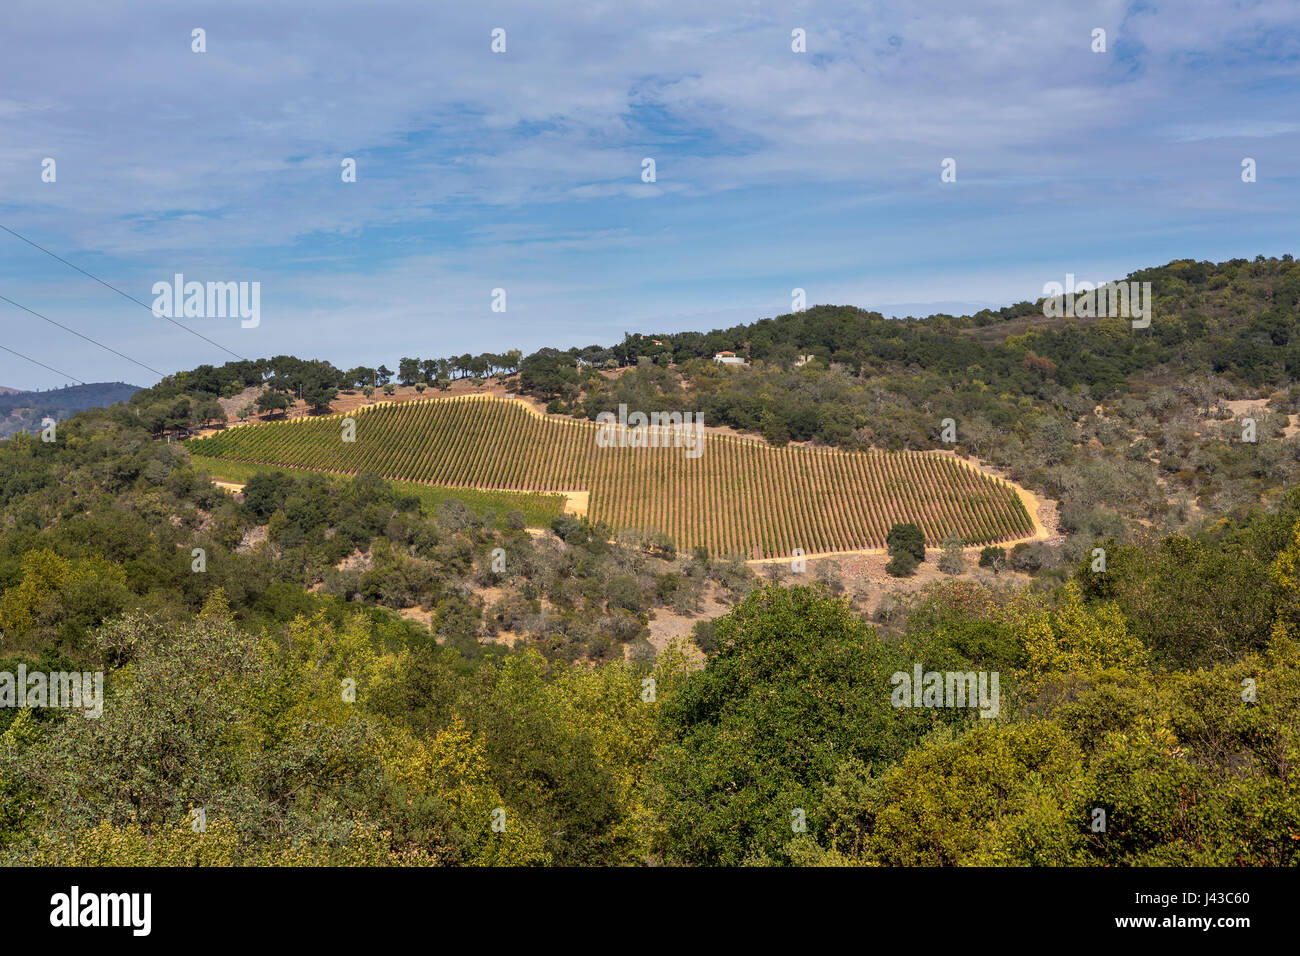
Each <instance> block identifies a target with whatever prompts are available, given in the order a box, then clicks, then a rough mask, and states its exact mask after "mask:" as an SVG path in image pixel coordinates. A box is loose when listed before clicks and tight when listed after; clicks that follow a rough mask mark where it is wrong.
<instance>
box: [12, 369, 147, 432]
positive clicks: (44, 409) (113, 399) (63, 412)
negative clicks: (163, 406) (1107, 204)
mask: <svg viewBox="0 0 1300 956" xmlns="http://www.w3.org/2000/svg"><path fill="white" fill-rule="evenodd" d="M138 391H140V387H139V386H138V385H128V384H126V383H125V382H93V383H91V384H89V385H71V386H69V387H67V388H52V389H50V390H49V391H46V392H23V391H19V390H17V389H13V388H4V387H0V438H8V437H9V436H10V435H14V434H17V433H18V432H38V431H40V429H41V419H43V418H53V419H54V420H55V421H62V420H63V419H65V418H70V417H72V416H73V415H75V414H76V413H77V412H84V411H85V410H86V409H88V408H105V407H107V406H109V405H114V404H116V403H117V402H124V401H126V400H127V399H128V398H130V397H131V396H132V395H134V394H135V393H136V392H138Z"/></svg>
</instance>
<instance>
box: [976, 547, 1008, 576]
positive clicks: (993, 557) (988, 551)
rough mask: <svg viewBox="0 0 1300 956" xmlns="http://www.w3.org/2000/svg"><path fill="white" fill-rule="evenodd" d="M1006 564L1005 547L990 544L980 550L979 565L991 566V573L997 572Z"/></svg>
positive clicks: (983, 566) (982, 566)
mask: <svg viewBox="0 0 1300 956" xmlns="http://www.w3.org/2000/svg"><path fill="white" fill-rule="evenodd" d="M1006 564H1007V549H1006V548H999V547H996V546H994V545H990V546H989V547H987V548H983V549H981V551H980V567H981V568H992V569H993V573H994V574H997V573H998V572H999V571H1001V570H1002V569H1003V568H1004V567H1006Z"/></svg>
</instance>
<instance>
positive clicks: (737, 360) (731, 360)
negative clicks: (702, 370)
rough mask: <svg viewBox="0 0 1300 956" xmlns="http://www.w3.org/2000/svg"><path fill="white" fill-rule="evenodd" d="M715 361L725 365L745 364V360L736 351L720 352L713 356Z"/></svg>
mask: <svg viewBox="0 0 1300 956" xmlns="http://www.w3.org/2000/svg"><path fill="white" fill-rule="evenodd" d="M713 361H715V362H721V363H722V364H723V365H744V364H745V360H744V359H743V358H741V357H740V356H739V355H737V354H736V353H735V352H719V353H718V354H717V355H715V356H713Z"/></svg>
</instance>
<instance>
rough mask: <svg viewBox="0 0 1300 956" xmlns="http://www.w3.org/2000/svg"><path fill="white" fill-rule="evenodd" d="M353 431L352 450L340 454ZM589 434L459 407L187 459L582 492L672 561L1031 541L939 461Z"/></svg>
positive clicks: (412, 405) (511, 410)
mask: <svg viewBox="0 0 1300 956" xmlns="http://www.w3.org/2000/svg"><path fill="white" fill-rule="evenodd" d="M347 417H351V418H352V419H353V421H354V423H355V441H352V442H345V441H344V440H343V433H344V426H345V421H344V420H345V418H347ZM596 434H597V425H596V424H595V423H592V422H584V421H576V420H573V419H566V418H557V417H550V416H540V415H538V414H536V413H534V412H532V411H531V410H529V409H527V408H526V407H525V406H524V405H523V404H522V403H519V402H515V401H510V400H507V399H500V398H495V397H492V396H460V397H456V398H443V399H431V400H427V401H418V402H402V403H390V404H384V405H374V406H369V407H366V408H362V409H358V410H357V411H355V412H350V413H348V415H347V416H343V415H332V416H329V417H324V418H304V419H295V420H292V421H286V422H277V423H272V424H268V425H260V426H256V427H251V428H234V429H230V430H229V431H225V432H221V433H218V434H216V435H213V436H211V437H209V438H203V439H196V440H194V441H191V442H190V443H189V444H190V446H191V447H192V448H193V450H194V451H195V453H196V454H203V455H208V456H211V457H215V458H226V459H230V460H234V461H244V462H259V463H265V464H275V465H288V466H294V467H299V468H309V469H316V470H322V471H333V472H343V473H347V474H359V473H362V472H373V473H375V474H378V475H382V476H384V477H386V478H391V479H397V480H403V481H420V482H427V483H429V484H437V485H455V486H461V487H473V488H483V489H496V490H510V491H578V490H587V491H590V493H591V500H590V506H589V509H590V510H589V512H588V514H589V517H590V518H591V520H593V521H604V522H606V523H607V524H609V525H610V526H611V527H613V528H615V529H619V528H636V529H640V530H643V531H657V532H663V533H665V534H667V535H669V536H670V537H671V538H672V539H673V541H674V542H675V543H676V544H677V546H678V547H679V548H693V547H696V546H700V545H702V546H704V547H705V548H707V549H708V550H709V552H710V553H711V554H715V555H728V554H740V555H743V556H745V557H747V558H762V557H788V556H789V555H790V554H791V553H792V552H793V550H794V549H795V548H801V549H803V551H804V552H805V553H807V554H816V553H819V552H829V551H853V550H859V549H866V548H880V547H884V544H885V535H886V534H887V533H888V531H889V528H890V526H891V525H892V524H894V523H896V522H901V521H913V522H915V523H916V524H918V525H919V526H920V527H921V530H922V531H923V532H924V533H925V537H926V541H927V543H929V544H938V542H939V541H941V540H942V539H943V538H945V537H947V536H949V535H956V536H958V537H960V538H962V539H963V540H964V541H965V542H966V544H968V545H977V544H989V543H994V542H998V541H1007V540H1010V539H1014V538H1021V537H1026V536H1028V535H1030V534H1032V533H1033V530H1034V527H1033V522H1032V520H1031V519H1030V516H1029V513H1028V512H1027V511H1026V510H1025V507H1024V505H1023V504H1022V502H1021V500H1020V497H1019V496H1018V495H1017V494H1016V492H1015V489H1013V488H1012V487H1010V486H1009V485H1007V484H1005V483H1004V482H1001V481H998V480H997V479H996V478H993V477H991V476H989V475H986V474H984V473H983V472H980V471H977V470H976V469H974V468H971V467H969V466H967V465H965V464H964V463H962V462H960V461H958V460H956V459H954V458H951V457H947V456H941V455H934V454H928V453H924V452H897V453H894V452H875V451H871V452H844V451H839V450H837V449H821V448H805V447H798V446H789V447H785V448H774V447H772V446H769V445H767V444H766V443H765V442H761V441H756V440H752V439H747V438H737V437H732V436H727V435H718V434H710V435H708V436H707V439H706V442H705V446H704V452H703V454H702V455H700V456H699V457H698V458H691V457H688V456H687V454H686V450H685V449H683V448H680V447H659V448H633V447H622V448H619V447H605V448H602V447H599V445H598V444H597V441H596ZM664 444H667V443H664Z"/></svg>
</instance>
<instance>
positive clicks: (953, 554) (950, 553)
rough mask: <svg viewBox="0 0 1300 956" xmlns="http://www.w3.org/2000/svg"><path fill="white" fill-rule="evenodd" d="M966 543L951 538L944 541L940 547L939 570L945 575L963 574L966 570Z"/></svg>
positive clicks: (956, 538)
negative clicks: (963, 550)
mask: <svg viewBox="0 0 1300 956" xmlns="http://www.w3.org/2000/svg"><path fill="white" fill-rule="evenodd" d="M964 545H965V542H964V541H962V539H961V538H958V537H955V536H951V535H950V536H949V537H947V538H944V539H943V543H942V544H941V545H940V547H941V548H942V549H943V551H942V553H941V554H940V555H939V570H940V571H942V572H943V573H944V574H961V573H962V572H963V571H965V570H966V558H965V556H964V555H963V553H962V547H963V546H964Z"/></svg>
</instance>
